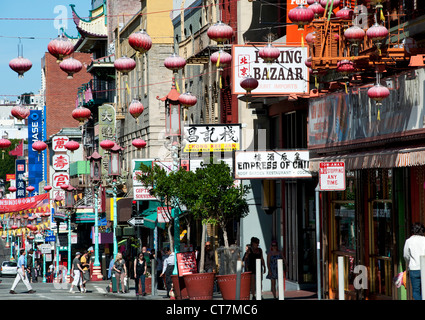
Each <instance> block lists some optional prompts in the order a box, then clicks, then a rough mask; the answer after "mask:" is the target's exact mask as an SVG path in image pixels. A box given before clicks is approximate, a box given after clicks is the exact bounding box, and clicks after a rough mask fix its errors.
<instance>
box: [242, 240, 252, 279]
mask: <svg viewBox="0 0 425 320" xmlns="http://www.w3.org/2000/svg"><path fill="white" fill-rule="evenodd" d="M250 249H251V245H250V244H249V243H248V244H247V245H245V253H244V254H243V257H242V263H243V268H244V271H245V272H248V264H249V261H248V255H249V252H250Z"/></svg>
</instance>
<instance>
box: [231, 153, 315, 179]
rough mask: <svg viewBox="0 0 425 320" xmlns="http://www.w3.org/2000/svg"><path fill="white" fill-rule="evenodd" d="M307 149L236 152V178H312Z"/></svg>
mask: <svg viewBox="0 0 425 320" xmlns="http://www.w3.org/2000/svg"><path fill="white" fill-rule="evenodd" d="M309 161H310V156H309V152H308V151H307V150H268V151H237V152H235V165H234V173H235V179H284V178H311V172H310V171H309Z"/></svg>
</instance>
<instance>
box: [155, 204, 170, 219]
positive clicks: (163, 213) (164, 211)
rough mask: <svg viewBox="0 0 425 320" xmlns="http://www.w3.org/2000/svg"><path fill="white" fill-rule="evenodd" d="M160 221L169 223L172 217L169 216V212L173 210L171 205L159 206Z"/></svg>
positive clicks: (158, 217) (158, 216)
mask: <svg viewBox="0 0 425 320" xmlns="http://www.w3.org/2000/svg"><path fill="white" fill-rule="evenodd" d="M156 212H157V219H158V223H168V222H170V219H169V218H168V216H169V214H170V213H169V212H171V207H158V208H157V209H156Z"/></svg>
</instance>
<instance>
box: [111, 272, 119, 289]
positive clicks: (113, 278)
mask: <svg viewBox="0 0 425 320" xmlns="http://www.w3.org/2000/svg"><path fill="white" fill-rule="evenodd" d="M111 280H112V292H114V293H116V292H118V290H117V288H118V286H117V278H116V277H115V272H112V276H111Z"/></svg>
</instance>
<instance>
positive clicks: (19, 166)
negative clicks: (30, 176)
mask: <svg viewBox="0 0 425 320" xmlns="http://www.w3.org/2000/svg"><path fill="white" fill-rule="evenodd" d="M15 166H16V168H15V172H16V198H25V188H26V185H25V180H24V174H25V171H26V170H25V166H26V165H25V160H16V162H15Z"/></svg>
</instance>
